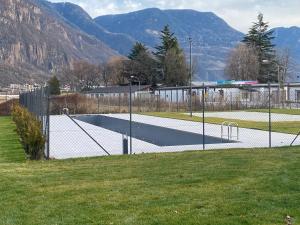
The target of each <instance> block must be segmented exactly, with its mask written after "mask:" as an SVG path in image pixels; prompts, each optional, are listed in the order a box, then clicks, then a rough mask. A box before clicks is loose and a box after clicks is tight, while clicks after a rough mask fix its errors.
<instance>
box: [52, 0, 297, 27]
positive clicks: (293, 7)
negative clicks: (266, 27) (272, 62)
mask: <svg viewBox="0 0 300 225" xmlns="http://www.w3.org/2000/svg"><path fill="white" fill-rule="evenodd" d="M50 1H51V2H63V0H50ZM69 2H72V3H75V4H77V5H80V6H81V7H82V8H84V9H85V10H86V11H87V12H88V13H89V14H90V15H91V16H92V17H97V16H100V15H107V14H120V13H127V12H132V11H136V10H141V9H145V8H153V7H155V8H160V9H194V10H198V11H201V12H207V11H209V12H214V13H215V14H216V15H218V16H219V17H221V18H223V19H224V20H225V21H226V22H227V23H228V24H229V25H230V26H232V27H233V28H235V29H237V30H239V31H242V32H247V31H248V29H249V27H250V26H251V25H252V22H253V21H255V20H256V17H257V14H258V13H259V12H261V13H263V14H264V17H265V21H268V22H269V24H270V27H271V28H273V27H279V26H283V27H290V26H298V27H300V14H299V10H300V0H123V1H121V0H69Z"/></svg>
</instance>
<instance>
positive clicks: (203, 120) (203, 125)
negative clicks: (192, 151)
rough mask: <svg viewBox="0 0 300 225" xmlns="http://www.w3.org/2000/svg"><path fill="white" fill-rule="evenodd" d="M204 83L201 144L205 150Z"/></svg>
mask: <svg viewBox="0 0 300 225" xmlns="http://www.w3.org/2000/svg"><path fill="white" fill-rule="evenodd" d="M204 94H205V93H204V83H203V85H202V132H203V135H202V142H203V143H202V144H203V150H205V97H204Z"/></svg>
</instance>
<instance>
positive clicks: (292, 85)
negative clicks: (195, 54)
mask: <svg viewBox="0 0 300 225" xmlns="http://www.w3.org/2000/svg"><path fill="white" fill-rule="evenodd" d="M278 85H279V84H278V83H272V84H270V86H271V87H278ZM283 86H284V87H298V88H300V83H285V84H284V85H283ZM203 88H268V84H204V86H203V85H193V86H192V89H203ZM188 89H190V86H176V87H159V88H156V90H157V91H171V90H188Z"/></svg>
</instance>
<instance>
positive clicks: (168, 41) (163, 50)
mask: <svg viewBox="0 0 300 225" xmlns="http://www.w3.org/2000/svg"><path fill="white" fill-rule="evenodd" d="M160 39H161V45H159V46H156V50H157V51H156V52H155V55H156V56H158V57H159V58H160V59H163V58H164V57H165V56H166V54H167V52H168V51H169V50H171V49H176V50H177V51H179V44H178V41H177V38H176V37H175V36H174V33H172V32H171V31H170V27H169V25H166V26H165V27H164V28H163V30H162V31H161V37H160Z"/></svg>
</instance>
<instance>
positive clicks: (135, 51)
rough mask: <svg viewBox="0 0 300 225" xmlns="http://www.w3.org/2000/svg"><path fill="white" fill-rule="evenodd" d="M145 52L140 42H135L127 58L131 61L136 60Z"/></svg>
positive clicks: (144, 47) (145, 49)
mask: <svg viewBox="0 0 300 225" xmlns="http://www.w3.org/2000/svg"><path fill="white" fill-rule="evenodd" d="M146 52H147V48H146V46H145V45H144V44H142V43H141V42H136V43H135V44H134V46H133V47H132V49H131V52H130V53H129V55H128V58H129V59H131V60H135V59H137V58H138V56H139V55H140V54H145V53H146Z"/></svg>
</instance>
